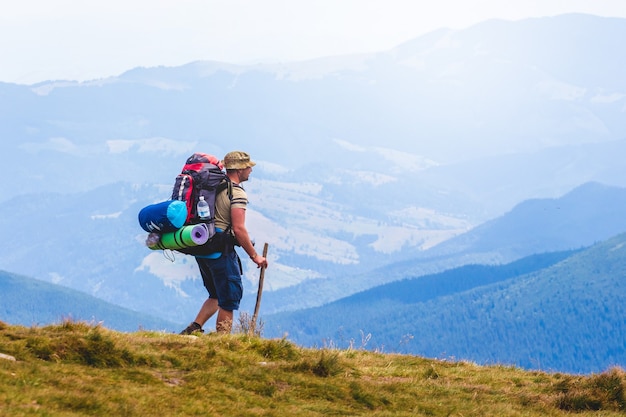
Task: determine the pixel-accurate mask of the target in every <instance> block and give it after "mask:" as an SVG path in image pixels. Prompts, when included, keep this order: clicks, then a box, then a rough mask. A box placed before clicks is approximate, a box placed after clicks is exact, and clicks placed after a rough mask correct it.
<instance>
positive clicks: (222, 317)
mask: <svg viewBox="0 0 626 417" xmlns="http://www.w3.org/2000/svg"><path fill="white" fill-rule="evenodd" d="M232 328H233V312H232V311H228V310H224V309H223V308H219V309H218V312H217V323H216V325H215V329H216V330H217V331H218V333H230V332H231V330H232Z"/></svg>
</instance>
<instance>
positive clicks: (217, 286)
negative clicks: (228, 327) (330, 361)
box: [196, 250, 243, 311]
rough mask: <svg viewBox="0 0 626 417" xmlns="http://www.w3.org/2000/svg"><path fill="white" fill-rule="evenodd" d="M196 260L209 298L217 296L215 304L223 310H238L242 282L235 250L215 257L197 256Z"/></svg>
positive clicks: (241, 293) (241, 294)
mask: <svg viewBox="0 0 626 417" xmlns="http://www.w3.org/2000/svg"><path fill="white" fill-rule="evenodd" d="M196 262H197V263H198V267H200V274H201V275H202V282H203V283H204V287H205V288H206V289H207V291H208V292H209V298H217V305H218V306H220V308H221V309H223V310H227V311H233V310H238V309H239V302H240V301H241V297H242V296H243V284H242V282H241V274H242V271H241V261H240V260H239V256H238V255H237V252H235V251H234V250H231V251H227V252H224V253H223V254H222V256H220V257H219V258H216V259H210V258H201V257H197V258H196Z"/></svg>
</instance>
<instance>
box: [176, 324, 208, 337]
mask: <svg viewBox="0 0 626 417" xmlns="http://www.w3.org/2000/svg"><path fill="white" fill-rule="evenodd" d="M196 332H197V333H204V330H202V326H200V325H199V324H198V323H196V322H195V321H194V322H193V323H191V324H190V325H189V326H187V327H186V328H185V330H183V331H182V332H180V333H179V334H183V335H187V334H193V333H196Z"/></svg>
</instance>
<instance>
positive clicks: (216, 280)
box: [180, 151, 267, 334]
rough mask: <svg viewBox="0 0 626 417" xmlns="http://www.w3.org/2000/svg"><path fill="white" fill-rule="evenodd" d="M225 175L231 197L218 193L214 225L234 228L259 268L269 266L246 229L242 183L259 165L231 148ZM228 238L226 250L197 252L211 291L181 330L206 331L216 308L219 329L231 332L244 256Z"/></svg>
mask: <svg viewBox="0 0 626 417" xmlns="http://www.w3.org/2000/svg"><path fill="white" fill-rule="evenodd" d="M222 163H223V165H224V167H225V168H226V175H227V177H228V178H229V179H230V181H231V183H232V199H230V198H229V196H228V193H227V192H221V193H219V194H218V196H217V198H216V201H215V227H216V230H218V231H224V230H228V229H229V225H230V227H231V228H230V229H231V230H232V234H233V235H234V240H236V243H237V244H238V245H239V246H241V248H242V249H243V250H244V251H245V252H246V254H248V256H250V259H252V261H253V262H254V263H255V264H256V265H257V267H258V268H266V267H267V259H265V258H264V257H263V256H261V255H259V254H258V253H257V252H256V251H255V249H254V245H253V243H252V241H251V240H250V236H249V235H248V230H247V229H246V206H247V204H248V197H247V195H246V192H245V190H244V189H243V187H242V186H241V183H242V182H244V181H247V180H248V177H249V176H250V173H251V172H252V167H253V166H254V165H256V163H255V162H253V161H252V160H250V156H249V155H248V154H247V153H245V152H241V151H233V152H229V153H227V154H226V156H224V160H223V161H222ZM234 240H233V239H228V242H229V243H228V244H226V246H225V248H224V250H223V252H217V253H211V254H206V255H195V259H196V262H197V263H198V267H199V268H200V274H201V275H202V281H203V282H204V286H205V288H206V289H207V291H208V292H209V298H207V299H206V301H205V302H204V304H202V307H201V308H200V311H199V312H198V315H197V316H196V319H195V320H194V321H193V322H192V323H191V324H190V325H189V326H187V328H185V330H183V331H182V332H181V333H180V334H192V333H194V332H201V333H203V332H204V330H203V329H202V326H203V325H204V324H205V323H206V322H207V321H208V320H209V319H210V318H211V317H212V316H213V314H215V313H216V312H217V323H216V330H217V331H218V332H220V333H230V332H231V329H232V325H233V311H234V310H237V309H238V308H239V302H240V301H241V297H242V295H243V285H242V281H241V274H242V267H241V260H240V259H239V256H238V255H237V252H236V251H235V247H234V246H235V242H234Z"/></svg>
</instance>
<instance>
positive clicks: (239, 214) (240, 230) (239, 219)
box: [230, 207, 267, 268]
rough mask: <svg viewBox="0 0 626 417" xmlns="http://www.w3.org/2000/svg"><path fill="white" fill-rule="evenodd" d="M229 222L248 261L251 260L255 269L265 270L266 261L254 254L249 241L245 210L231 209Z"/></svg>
mask: <svg viewBox="0 0 626 417" xmlns="http://www.w3.org/2000/svg"><path fill="white" fill-rule="evenodd" d="M230 220H231V222H232V225H233V233H234V234H235V238H236V239H237V242H238V243H239V245H241V247H242V248H243V250H245V251H246V253H247V254H248V256H250V259H252V261H253V262H254V263H255V264H256V265H257V267H259V268H261V267H264V268H267V259H265V258H264V257H263V256H261V255H259V254H258V253H256V250H255V249H254V246H253V245H252V241H251V240H250V235H249V234H248V229H246V210H245V209H243V208H236V207H233V208H231V209H230Z"/></svg>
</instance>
